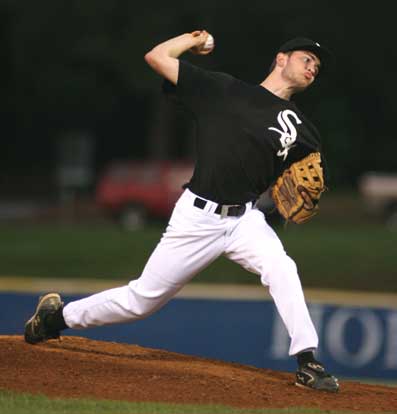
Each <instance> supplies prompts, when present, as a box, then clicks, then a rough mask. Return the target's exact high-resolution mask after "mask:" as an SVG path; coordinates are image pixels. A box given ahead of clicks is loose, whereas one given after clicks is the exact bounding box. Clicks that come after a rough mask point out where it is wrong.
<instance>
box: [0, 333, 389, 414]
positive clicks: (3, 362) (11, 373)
mask: <svg viewBox="0 0 397 414" xmlns="http://www.w3.org/2000/svg"><path fill="white" fill-rule="evenodd" d="M0 389H8V390H13V391H19V392H29V393H40V394H45V395H47V396H49V397H73V398H83V397H84V398H98V399H111V400H128V401H159V402H169V403H186V404H187V403H188V404H221V405H228V406H235V407H246V408H261V407H262V408H265V407H269V408H270V407H272V408H284V407H312V408H322V409H328V410H331V409H336V410H357V411H364V412H383V411H394V410H397V388H395V387H386V386H375V385H367V384H360V383H358V382H350V381H346V382H344V381H342V383H341V390H340V392H339V393H337V394H329V393H325V392H318V391H312V390H305V389H302V388H298V387H296V386H295V385H294V374H292V373H285V372H277V371H270V370H266V369H258V368H254V367H250V366H245V365H238V364H231V363H226V362H221V361H214V360H209V359H204V358H197V357H191V356H187V355H182V354H177V353H172V352H166V351H161V350H157V349H149V348H142V347H140V346H136V345H126V344H117V343H113V342H102V341H93V340H89V339H85V338H80V337H71V336H69V337H68V336H66V337H63V338H62V341H58V340H51V341H48V342H46V343H43V344H39V345H28V344H26V343H25V342H24V340H23V338H22V337H21V336H0Z"/></svg>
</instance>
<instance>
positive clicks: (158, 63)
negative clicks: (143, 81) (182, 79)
mask: <svg viewBox="0 0 397 414" xmlns="http://www.w3.org/2000/svg"><path fill="white" fill-rule="evenodd" d="M207 37H208V33H207V32H206V31H205V30H203V31H199V30H196V31H195V32H193V33H185V34H183V35H180V36H177V37H174V38H172V39H169V40H166V41H165V42H163V43H160V44H159V45H157V46H155V47H154V48H153V49H152V50H151V51H150V52H148V53H146V55H145V60H146V62H147V63H148V65H149V66H150V67H151V68H152V69H153V70H154V71H155V72H157V73H158V74H159V75H161V76H163V77H164V78H165V79H168V80H169V81H170V82H171V83H172V84H174V85H176V84H177V83H178V72H179V60H178V57H179V56H180V55H181V54H182V53H184V52H186V51H187V50H190V49H192V48H193V50H198V49H199V48H200V47H201V46H203V45H204V44H205V41H206V40H207ZM199 53H200V52H199ZM201 54H206V53H201Z"/></svg>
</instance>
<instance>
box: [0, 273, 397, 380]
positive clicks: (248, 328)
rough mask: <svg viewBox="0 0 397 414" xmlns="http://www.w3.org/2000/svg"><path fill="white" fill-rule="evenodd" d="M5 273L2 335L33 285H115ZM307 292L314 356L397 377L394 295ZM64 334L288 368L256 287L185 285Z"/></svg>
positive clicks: (341, 367)
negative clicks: (120, 318) (164, 299)
mask: <svg viewBox="0 0 397 414" xmlns="http://www.w3.org/2000/svg"><path fill="white" fill-rule="evenodd" d="M11 279H12V278H9V279H7V278H0V286H1V288H2V291H0V303H1V306H0V334H7V335H9V334H22V333H23V325H24V321H25V320H26V319H27V318H28V317H29V316H30V315H31V313H32V311H33V310H34V308H35V306H36V302H37V296H38V294H39V293H40V292H45V291H48V290H56V291H60V292H62V294H63V296H64V299H65V301H66V302H69V301H70V300H75V299H79V298H81V297H82V296H86V295H87V294H89V293H91V292H95V291H99V290H102V289H106V288H108V287H114V286H117V285H118V283H117V282H114V281H113V282H110V283H109V282H101V283H100V284H99V285H96V286H93V285H92V282H91V283H89V282H88V281H87V282H85V281H82V280H79V281H73V280H70V279H69V280H68V281H61V280H48V279H47V280H45V281H37V280H36V279H33V280H30V282H29V279H25V282H24V281H23V279H19V286H16V285H14V287H12V286H11V285H10V283H11ZM14 283H15V279H14ZM122 283H125V281H124V282H122V281H120V284H122ZM44 285H45V286H46V288H44ZM29 286H30V288H29ZM76 289H79V290H80V292H84V293H83V294H82V293H76V292H75V290H76ZM28 290H32V291H33V292H28ZM306 297H307V301H308V303H309V309H310V313H311V315H312V318H313V321H314V323H315V325H316V327H317V330H318V333H319V338H320V346H319V350H318V354H317V355H318V358H319V359H320V360H321V361H323V362H324V363H326V365H327V367H329V369H330V370H331V371H332V372H333V373H334V374H335V375H337V376H340V377H349V378H365V379H377V380H381V381H382V380H386V381H397V295H393V294H389V295H388V294H368V293H357V292H355V293H347V292H338V291H317V290H307V291H306ZM65 333H66V332H65ZM67 334H68V335H79V336H85V337H89V338H92V339H100V340H107V341H115V342H125V343H131V344H139V345H141V346H146V347H151V348H162V349H167V350H170V351H175V352H181V353H185V354H192V355H197V356H203V357H209V358H216V359H222V360H226V361H233V362H239V363H243V364H249V365H254V366H257V367H262V368H271V369H276V370H283V371H285V370H287V371H293V370H294V369H295V362H294V360H293V359H291V358H290V357H288V347H289V338H288V335H287V332H286V330H285V328H284V326H283V324H282V323H281V321H280V318H279V316H278V314H277V312H276V310H275V307H274V304H273V302H272V301H271V299H270V298H269V296H268V295H267V293H266V290H265V289H264V288H260V287H252V286H236V285H233V286H232V285H205V286H203V285H195V284H190V285H188V286H186V287H185V289H184V290H183V291H182V292H181V293H180V294H179V295H178V297H177V298H175V299H174V300H172V301H171V302H170V303H169V304H167V305H166V306H165V307H164V308H163V309H161V310H160V311H158V312H157V313H156V314H154V315H152V316H151V317H149V318H148V319H146V320H144V321H138V322H136V323H134V324H123V325H114V326H108V327H100V328H94V329H90V330H84V331H78V330H70V331H67Z"/></svg>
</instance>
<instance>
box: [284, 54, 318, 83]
mask: <svg viewBox="0 0 397 414" xmlns="http://www.w3.org/2000/svg"><path fill="white" fill-rule="evenodd" d="M319 70H320V59H319V58H318V57H317V56H316V55H315V54H314V53H312V52H310V51H306V50H295V51H293V52H290V53H288V54H285V60H284V66H283V69H282V72H281V74H282V76H283V77H284V79H286V80H287V81H288V82H290V83H291V84H292V85H293V86H294V87H295V88H296V90H297V91H302V90H304V89H306V88H307V87H308V86H310V85H311V84H312V83H313V82H314V80H315V78H316V76H317V75H318V72H319Z"/></svg>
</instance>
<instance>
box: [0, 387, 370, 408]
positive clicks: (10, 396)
mask: <svg viewBox="0 0 397 414" xmlns="http://www.w3.org/2000/svg"><path fill="white" fill-rule="evenodd" d="M42 413H52V414H132V413H133V414H276V413H283V414H342V413H344V414H349V413H351V414H353V412H352V411H345V410H344V411H330V410H319V409H308V408H286V409H251V410H250V409H237V408H231V407H225V406H219V405H205V406H204V405H196V406H194V405H185V404H183V405H182V404H178V405H177V404H162V403H143V402H142V403H138V402H125V401H106V400H89V399H49V398H47V397H44V396H42V395H30V394H19V393H12V392H8V391H1V390H0V414H42ZM361 414H365V413H361Z"/></svg>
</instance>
